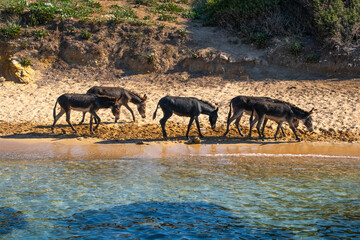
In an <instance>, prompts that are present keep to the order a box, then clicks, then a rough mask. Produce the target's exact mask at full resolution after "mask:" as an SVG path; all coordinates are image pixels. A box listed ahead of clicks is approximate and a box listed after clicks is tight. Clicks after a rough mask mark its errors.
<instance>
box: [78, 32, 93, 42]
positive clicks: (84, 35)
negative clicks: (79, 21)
mask: <svg viewBox="0 0 360 240" xmlns="http://www.w3.org/2000/svg"><path fill="white" fill-rule="evenodd" d="M90 37H91V34H90V33H88V32H87V31H85V30H81V32H80V38H81V39H83V40H89V39H90Z"/></svg>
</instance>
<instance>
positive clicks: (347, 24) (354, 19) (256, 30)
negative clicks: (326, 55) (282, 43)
mask: <svg viewBox="0 0 360 240" xmlns="http://www.w3.org/2000/svg"><path fill="white" fill-rule="evenodd" d="M195 12H196V15H197V16H198V17H200V18H201V19H202V20H203V21H204V22H205V23H206V24H211V25H219V26H222V27H226V28H230V29H232V30H235V31H237V32H238V33H239V34H241V35H242V36H244V37H247V38H249V40H250V41H253V42H256V41H260V42H262V41H266V40H267V39H268V38H270V37H271V36H275V35H277V36H289V35H297V36H311V37H314V38H316V39H317V40H318V41H320V42H322V43H326V44H328V45H329V46H338V45H350V44H359V43H360V1H359V0H252V1H249V0H196V7H195ZM261 39H263V40H261Z"/></svg>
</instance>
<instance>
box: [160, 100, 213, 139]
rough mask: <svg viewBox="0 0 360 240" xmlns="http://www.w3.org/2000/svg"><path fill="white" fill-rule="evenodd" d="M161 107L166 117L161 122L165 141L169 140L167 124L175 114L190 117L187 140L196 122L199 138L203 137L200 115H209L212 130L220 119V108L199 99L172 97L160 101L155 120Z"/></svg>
mask: <svg viewBox="0 0 360 240" xmlns="http://www.w3.org/2000/svg"><path fill="white" fill-rule="evenodd" d="M159 106H160V107H161V109H162V111H163V113H164V117H163V118H162V119H161V120H160V124H161V128H162V132H163V136H164V138H165V139H167V134H166V131H165V124H166V121H167V120H168V119H169V118H170V117H171V116H172V114H173V113H175V114H176V115H179V116H185V117H190V121H189V125H188V129H187V131H186V138H189V131H190V128H191V125H192V123H193V122H194V120H195V122H196V126H197V129H198V131H199V136H200V137H203V135H202V134H201V131H200V123H199V119H198V117H199V115H200V114H206V115H209V121H210V125H211V128H212V129H214V128H215V126H216V120H217V118H218V114H217V112H218V110H219V108H215V107H214V106H213V105H211V104H210V103H208V102H205V101H202V100H199V99H197V98H193V97H172V96H166V97H163V98H162V99H160V101H159V102H158V104H157V106H156V109H155V112H154V115H153V119H155V118H156V111H157V109H158V108H159Z"/></svg>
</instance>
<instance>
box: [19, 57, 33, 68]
mask: <svg viewBox="0 0 360 240" xmlns="http://www.w3.org/2000/svg"><path fill="white" fill-rule="evenodd" d="M20 64H21V65H22V66H24V67H28V66H30V65H31V60H30V59H28V58H20Z"/></svg>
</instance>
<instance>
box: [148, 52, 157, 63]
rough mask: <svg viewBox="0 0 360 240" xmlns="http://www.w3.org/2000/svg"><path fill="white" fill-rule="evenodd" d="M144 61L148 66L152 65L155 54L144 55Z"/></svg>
mask: <svg viewBox="0 0 360 240" xmlns="http://www.w3.org/2000/svg"><path fill="white" fill-rule="evenodd" d="M146 59H147V63H148V64H152V63H154V62H155V60H156V55H155V54H149V55H146Z"/></svg>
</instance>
